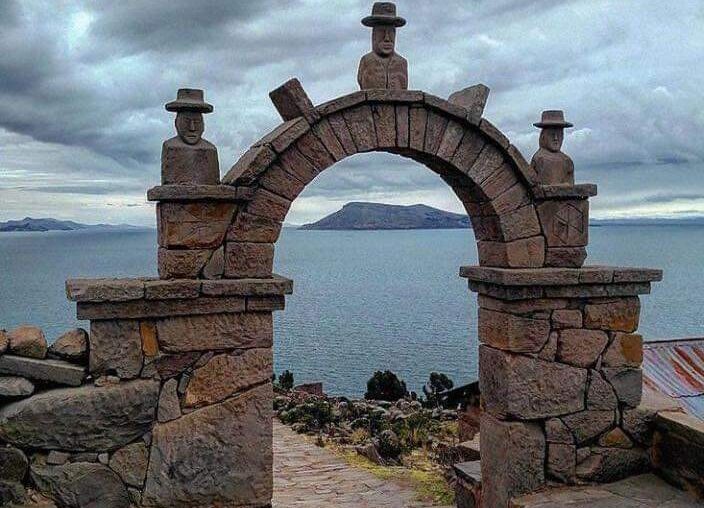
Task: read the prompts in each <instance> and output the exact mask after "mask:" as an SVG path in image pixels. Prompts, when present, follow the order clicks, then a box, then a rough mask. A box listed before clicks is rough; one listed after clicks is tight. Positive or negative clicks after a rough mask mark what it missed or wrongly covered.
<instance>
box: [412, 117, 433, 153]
mask: <svg viewBox="0 0 704 508" xmlns="http://www.w3.org/2000/svg"><path fill="white" fill-rule="evenodd" d="M409 119H410V124H409V131H408V132H409V134H408V136H409V141H408V146H410V147H411V148H412V149H414V150H418V151H419V152H422V151H423V145H424V144H425V126H426V124H427V121H428V112H427V111H426V110H425V109H423V108H422V107H414V106H411V109H410V110H409Z"/></svg>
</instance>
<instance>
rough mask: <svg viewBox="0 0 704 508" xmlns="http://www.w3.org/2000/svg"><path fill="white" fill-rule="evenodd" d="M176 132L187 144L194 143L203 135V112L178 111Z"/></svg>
mask: <svg viewBox="0 0 704 508" xmlns="http://www.w3.org/2000/svg"><path fill="white" fill-rule="evenodd" d="M176 132H178V135H179V137H180V138H181V140H182V141H183V142H184V143H186V144H188V145H195V144H197V143H198V142H199V141H200V140H201V137H202V136H203V114H202V113H198V112H196V111H179V112H178V113H177V114H176Z"/></svg>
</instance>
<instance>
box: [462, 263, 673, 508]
mask: <svg viewBox="0 0 704 508" xmlns="http://www.w3.org/2000/svg"><path fill="white" fill-rule="evenodd" d="M460 273H461V275H462V276H463V277H466V278H467V279H468V280H469V287H470V289H472V290H473V291H476V292H477V293H479V340H480V343H481V344H480V346H479V383H480V389H481V393H482V406H483V410H484V411H483V415H482V420H481V431H480V436H481V451H482V457H481V465H482V478H483V479H484V485H483V487H482V492H483V501H484V503H485V506H491V507H492V508H494V507H496V508H500V507H505V506H508V503H509V501H510V499H511V498H512V497H514V496H517V495H520V494H524V493H527V492H531V491H534V490H537V489H539V488H540V487H542V486H543V485H545V484H546V483H547V482H559V483H567V484H573V483H577V482H581V481H589V482H608V481H614V480H617V479H620V478H623V477H626V476H630V475H631V474H636V473H639V472H641V471H643V470H644V469H647V468H648V465H649V459H648V454H647V452H646V450H645V449H644V448H643V444H642V443H640V442H638V440H637V436H635V435H634V434H633V433H630V432H629V429H628V425H627V424H625V423H624V413H625V412H628V411H630V410H632V409H633V408H636V407H637V406H638V405H639V404H640V400H641V390H642V373H641V368H640V366H641V361H642V338H641V336H640V335H637V334H636V333H635V332H636V330H637V328H638V321H639V316H640V300H639V297H638V295H640V294H647V293H649V292H650V284H651V282H653V281H657V280H660V279H661V277H662V272H660V271H659V270H649V269H630V268H612V267H584V268H580V269H571V268H545V269H502V268H488V267H476V266H475V267H463V268H462V269H461V272H460Z"/></svg>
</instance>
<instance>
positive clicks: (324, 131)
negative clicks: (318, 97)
mask: <svg viewBox="0 0 704 508" xmlns="http://www.w3.org/2000/svg"><path fill="white" fill-rule="evenodd" d="M390 107H391V115H392V116H393V115H394V110H393V106H390ZM392 122H393V120H392ZM313 132H314V133H315V136H316V137H317V138H318V139H319V140H320V141H321V142H322V143H323V145H324V146H325V149H326V150H327V151H328V153H329V154H330V155H332V158H333V159H335V160H336V161H341V160H342V159H344V158H345V157H346V156H347V152H346V150H345V147H344V146H342V143H340V140H339V139H338V138H337V136H336V135H335V131H333V129H332V126H331V125H330V122H329V121H328V120H327V119H326V118H324V119H322V120H321V121H320V122H318V123H317V124H315V125H314V126H313ZM393 136H394V139H395V138H396V128H395V126H394V133H393Z"/></svg>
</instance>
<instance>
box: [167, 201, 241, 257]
mask: <svg viewBox="0 0 704 508" xmlns="http://www.w3.org/2000/svg"><path fill="white" fill-rule="evenodd" d="M236 207H237V205H235V204H234V203H226V202H196V203H170V202H166V203H158V204H157V218H158V233H159V235H158V237H159V246H160V247H165V248H187V249H212V248H215V247H217V246H219V245H220V244H221V243H222V241H223V239H224V238H225V233H226V232H227V228H228V227H229V226H230V223H231V222H232V217H233V215H234V213H235V209H236Z"/></svg>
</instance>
